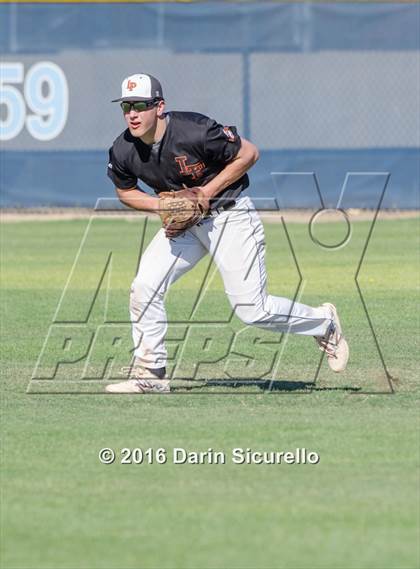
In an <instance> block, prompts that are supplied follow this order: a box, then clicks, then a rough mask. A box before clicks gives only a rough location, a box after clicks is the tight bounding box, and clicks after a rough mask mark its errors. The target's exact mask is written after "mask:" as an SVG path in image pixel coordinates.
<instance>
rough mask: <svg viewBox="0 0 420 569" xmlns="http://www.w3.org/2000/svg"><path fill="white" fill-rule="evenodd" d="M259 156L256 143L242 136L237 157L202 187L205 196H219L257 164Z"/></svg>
mask: <svg viewBox="0 0 420 569" xmlns="http://www.w3.org/2000/svg"><path fill="white" fill-rule="evenodd" d="M258 158H259V152H258V148H257V147H256V146H255V144H252V142H249V140H246V139H245V138H241V147H240V149H239V151H238V153H237V154H236V156H235V158H233V160H231V162H229V163H228V164H226V166H225V167H224V168H223V170H222V171H221V172H219V174H217V176H215V177H214V178H213V179H212V180H211V181H210V182H208V184H206V185H205V186H202V187H201V189H202V190H203V192H204V194H205V196H206V197H207V198H212V197H214V196H217V194H219V193H220V192H222V191H223V190H224V189H225V188H227V187H228V186H230V184H233V182H236V180H239V178H241V177H242V176H243V175H244V174H245V172H247V171H248V170H249V169H250V168H251V166H253V165H254V164H255V162H256V161H257V160H258Z"/></svg>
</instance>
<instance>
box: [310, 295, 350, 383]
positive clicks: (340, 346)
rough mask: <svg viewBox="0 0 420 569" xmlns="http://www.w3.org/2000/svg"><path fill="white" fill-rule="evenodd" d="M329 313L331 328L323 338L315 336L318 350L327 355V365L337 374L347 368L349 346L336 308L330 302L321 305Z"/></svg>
mask: <svg viewBox="0 0 420 569" xmlns="http://www.w3.org/2000/svg"><path fill="white" fill-rule="evenodd" d="M322 306H324V307H325V308H327V309H328V310H329V311H330V313H331V326H330V328H329V330H328V332H327V333H326V334H325V336H315V340H316V341H317V344H318V346H319V349H320V350H321V351H323V352H325V353H326V354H327V360H328V365H329V366H330V368H331V369H332V371H335V372H336V373H339V372H341V371H344V370H345V369H346V367H347V362H348V359H349V346H348V344H347V342H346V339H345V338H344V336H343V331H342V328H341V324H340V319H339V318H338V314H337V309H336V307H335V306H334V305H333V304H331V303H330V302H325V303H324V304H322Z"/></svg>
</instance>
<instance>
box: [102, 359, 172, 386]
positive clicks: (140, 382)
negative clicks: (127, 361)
mask: <svg viewBox="0 0 420 569" xmlns="http://www.w3.org/2000/svg"><path fill="white" fill-rule="evenodd" d="M121 372H122V373H124V374H126V373H129V374H130V379H128V380H127V381H121V382H120V383H111V384H110V385H107V386H106V387H105V391H106V392H107V393H169V392H170V387H169V379H164V378H159V377H158V376H157V375H156V374H154V373H153V370H151V369H147V368H144V367H142V366H139V365H136V366H132V367H125V368H122V370H121Z"/></svg>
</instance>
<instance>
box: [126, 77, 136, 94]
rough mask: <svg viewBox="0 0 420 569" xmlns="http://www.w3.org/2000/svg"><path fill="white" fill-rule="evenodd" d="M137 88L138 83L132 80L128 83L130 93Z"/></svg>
mask: <svg viewBox="0 0 420 569" xmlns="http://www.w3.org/2000/svg"><path fill="white" fill-rule="evenodd" d="M136 87H137V83H134V81H130V79H129V80H128V81H127V89H128V90H129V91H132V90H133V89H135V88H136Z"/></svg>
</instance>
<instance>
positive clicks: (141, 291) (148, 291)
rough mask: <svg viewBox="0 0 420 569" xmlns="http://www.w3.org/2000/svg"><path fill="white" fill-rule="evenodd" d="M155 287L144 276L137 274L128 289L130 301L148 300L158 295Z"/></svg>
mask: <svg viewBox="0 0 420 569" xmlns="http://www.w3.org/2000/svg"><path fill="white" fill-rule="evenodd" d="M157 288H158V287H156V285H155V284H154V283H153V282H152V281H151V280H150V279H149V278H147V277H146V276H143V275H141V276H140V275H137V277H136V278H135V279H134V281H133V283H132V285H131V289H130V299H131V302H149V301H150V300H151V299H152V298H154V297H156V296H157V295H158V290H157Z"/></svg>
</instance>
